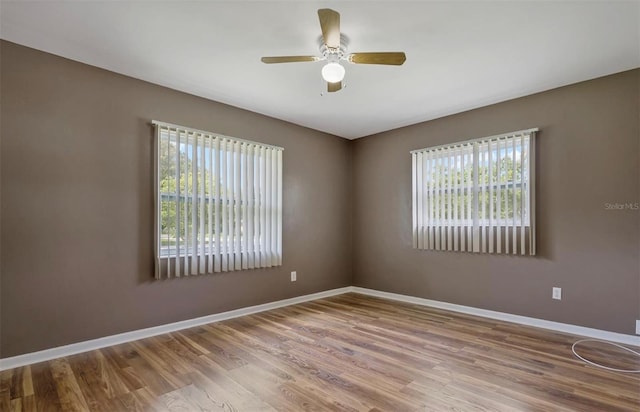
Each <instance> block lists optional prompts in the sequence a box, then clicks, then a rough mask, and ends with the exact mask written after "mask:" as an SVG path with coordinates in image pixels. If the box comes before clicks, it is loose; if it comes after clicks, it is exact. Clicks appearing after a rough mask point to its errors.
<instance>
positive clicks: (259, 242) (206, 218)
mask: <svg viewBox="0 0 640 412" xmlns="http://www.w3.org/2000/svg"><path fill="white" fill-rule="evenodd" d="M153 124H154V125H155V128H156V139H155V150H156V162H155V163H156V170H155V172H156V173H155V175H156V181H155V194H156V231H155V232H156V236H155V240H156V278H168V277H179V276H185V275H198V274H204V273H213V272H224V271H232V270H241V269H253V268H259V267H271V266H279V265H282V151H283V149H282V148H279V147H274V146H269V145H265V144H261V143H256V142H250V141H245V140H241V139H236V138H232V137H227V136H221V135H216V134H213V133H209V132H203V131H199V130H193V129H189V128H186V127H182V126H175V125H171V124H167V123H161V122H155V121H154V122H153Z"/></svg>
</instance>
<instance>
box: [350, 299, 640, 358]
mask: <svg viewBox="0 0 640 412" xmlns="http://www.w3.org/2000/svg"><path fill="white" fill-rule="evenodd" d="M351 291H352V292H355V293H361V294H363V295H369V296H376V297H379V298H384V299H391V300H396V301H400V302H406V303H413V304H416V305H422V306H429V307H432V308H438V309H445V310H450V311H452V312H459V313H465V314H468V315H475V316H480V317H483V318H489V319H497V320H503V321H506V322H512V323H518V324H520V325H526V326H534V327H536V328H542V329H549V330H553V331H556V332H562V333H570V334H572V335H580V336H586V337H589V338H595V339H601V340H608V341H612V342H618V343H625V344H627V345H635V346H640V336H633V335H625V334H624V333H616V332H609V331H606V330H601V329H593V328H587V327H584V326H577V325H571V324H568V323H560V322H553V321H550V320H544V319H537V318H530V317H527V316H520V315H512V314H510V313H504V312H496V311H493V310H487V309H479V308H474V307H471V306H463V305H456V304H454V303H447V302H441V301H438V300H431V299H424V298H417V297H415V296H407V295H400V294H398V293H390V292H381V291H379V290H374V289H367V288H361V287H357V286H353V287H351Z"/></svg>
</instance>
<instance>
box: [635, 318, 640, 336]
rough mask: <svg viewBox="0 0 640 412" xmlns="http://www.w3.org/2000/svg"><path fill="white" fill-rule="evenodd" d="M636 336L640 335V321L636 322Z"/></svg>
mask: <svg viewBox="0 0 640 412" xmlns="http://www.w3.org/2000/svg"><path fill="white" fill-rule="evenodd" d="M636 335H640V320H637V321H636Z"/></svg>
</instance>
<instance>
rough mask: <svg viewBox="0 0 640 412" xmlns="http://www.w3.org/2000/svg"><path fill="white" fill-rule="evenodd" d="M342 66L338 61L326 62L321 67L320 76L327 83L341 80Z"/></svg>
mask: <svg viewBox="0 0 640 412" xmlns="http://www.w3.org/2000/svg"><path fill="white" fill-rule="evenodd" d="M344 72H345V70H344V67H342V65H341V64H340V63H335V62H331V63H327V64H326V65H325V66H324V67H323V68H322V78H323V79H324V80H325V81H327V82H329V83H337V82H341V81H342V79H344Z"/></svg>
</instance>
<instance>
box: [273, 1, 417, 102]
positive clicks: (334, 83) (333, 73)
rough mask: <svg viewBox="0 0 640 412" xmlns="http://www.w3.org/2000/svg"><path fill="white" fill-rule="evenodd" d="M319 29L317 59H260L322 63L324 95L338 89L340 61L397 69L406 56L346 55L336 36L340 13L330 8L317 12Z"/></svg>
mask: <svg viewBox="0 0 640 412" xmlns="http://www.w3.org/2000/svg"><path fill="white" fill-rule="evenodd" d="M318 17H319V18H320V28H321V29H322V37H321V40H320V43H321V44H320V56H274V57H263V58H262V59H261V60H262V62H263V63H267V64H272V63H297V62H317V61H326V62H327V64H326V65H325V66H324V67H323V68H322V78H323V79H324V80H326V82H327V91H328V92H337V91H338V90H340V89H342V80H343V79H344V75H345V69H344V67H343V66H342V65H341V64H340V61H347V62H349V63H354V64H385V65H393V66H400V65H402V64H403V63H404V62H405V60H406V59H407V57H406V56H405V54H404V52H369V53H347V44H346V43H347V42H346V38H345V36H343V35H341V34H340V13H338V12H337V11H335V10H331V9H319V10H318Z"/></svg>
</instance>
